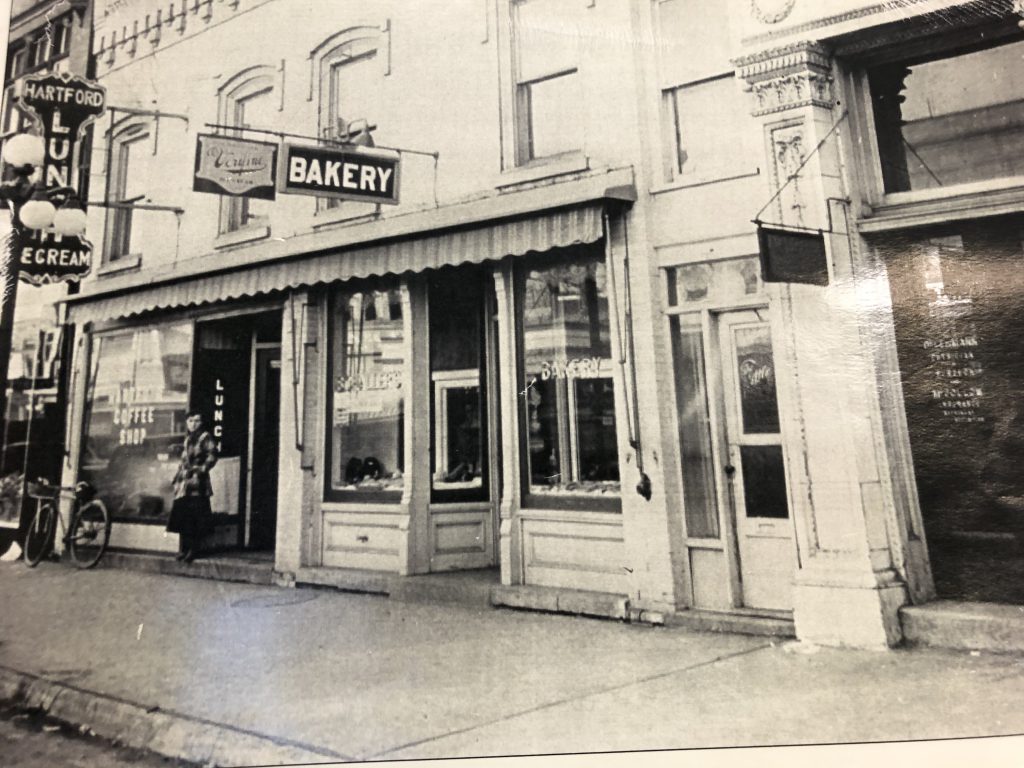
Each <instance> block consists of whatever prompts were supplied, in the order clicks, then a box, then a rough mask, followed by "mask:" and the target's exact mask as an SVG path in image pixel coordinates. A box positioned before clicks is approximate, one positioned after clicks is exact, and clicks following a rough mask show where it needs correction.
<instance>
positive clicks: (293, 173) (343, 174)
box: [277, 143, 399, 205]
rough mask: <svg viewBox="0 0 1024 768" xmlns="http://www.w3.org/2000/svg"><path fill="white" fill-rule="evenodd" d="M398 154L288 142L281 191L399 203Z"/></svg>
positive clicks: (279, 172) (282, 168)
mask: <svg viewBox="0 0 1024 768" xmlns="http://www.w3.org/2000/svg"><path fill="white" fill-rule="evenodd" d="M398 170H399V159H398V155H397V154H394V153H390V152H374V151H372V150H364V149H359V150H355V149H341V148H334V147H312V146H300V145H297V144H289V143H285V145H284V148H283V151H282V162H281V164H280V167H279V171H278V184H277V188H278V191H280V192H287V193H291V194H299V195H317V196H320V197H338V198H343V199H346V200H361V201H362V202H365V203H388V204H391V205H397V204H398Z"/></svg>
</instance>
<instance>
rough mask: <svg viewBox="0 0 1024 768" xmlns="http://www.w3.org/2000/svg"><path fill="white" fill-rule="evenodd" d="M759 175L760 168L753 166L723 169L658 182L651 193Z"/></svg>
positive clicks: (655, 193) (657, 193)
mask: <svg viewBox="0 0 1024 768" xmlns="http://www.w3.org/2000/svg"><path fill="white" fill-rule="evenodd" d="M760 175H761V169H760V168H754V169H753V170H741V169H739V168H734V169H732V170H727V171H724V172H723V173H721V174H718V175H714V176H712V175H704V176H692V177H688V176H682V177H679V178H676V179H673V180H672V181H668V182H665V183H664V184H658V185H657V186H654V187H651V194H652V195H660V194H663V193H665V192H674V191H676V190H678V189H692V188H693V187H705V186H708V185H709V184H720V183H722V182H725V181H736V180H738V179H750V178H754V177H756V176H760Z"/></svg>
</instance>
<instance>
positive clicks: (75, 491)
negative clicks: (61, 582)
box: [25, 478, 110, 568]
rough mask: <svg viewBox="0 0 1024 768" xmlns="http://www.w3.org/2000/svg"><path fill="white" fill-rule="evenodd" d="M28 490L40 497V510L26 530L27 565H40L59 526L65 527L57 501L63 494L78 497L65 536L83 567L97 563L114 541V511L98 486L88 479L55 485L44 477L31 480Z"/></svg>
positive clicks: (38, 505)
mask: <svg viewBox="0 0 1024 768" xmlns="http://www.w3.org/2000/svg"><path fill="white" fill-rule="evenodd" d="M26 491H27V493H28V496H29V497H30V498H33V499H35V500H36V514H35V516H34V517H33V518H32V524H31V525H30V526H29V528H28V531H27V532H26V533H25V563H26V565H28V566H29V567H30V568H33V567H35V566H36V565H38V564H39V562H40V561H41V560H42V559H43V558H44V557H45V556H46V554H47V552H49V550H50V548H51V547H52V546H53V543H54V540H55V539H54V534H55V532H56V530H57V528H58V527H59V528H60V529H61V531H62V532H64V531H65V528H64V520H63V518H62V517H61V516H60V511H59V510H58V504H57V502H58V501H59V500H60V498H61V496H62V495H63V494H70V495H71V496H72V497H73V498H74V506H73V507H72V509H71V522H70V523H69V524H68V526H67V529H66V533H64V537H63V538H62V539H61V540H62V541H63V542H64V545H65V548H66V549H67V550H68V552H70V553H71V559H72V560H74V561H75V565H77V566H78V567H79V568H92V567H93V566H94V565H96V563H98V562H99V561H100V558H101V557H103V553H104V552H106V550H107V544H109V543H110V513H109V512H108V511H107V505H106V504H104V503H103V501H102V500H101V499H99V498H97V496H96V490H95V489H94V488H93V487H92V486H91V485H90V484H89V483H86V482H80V483H77V484H76V485H75V486H74V487H73V488H70V487H66V486H61V485H51V484H50V483H48V482H47V481H46V480H44V479H42V478H40V479H39V481H38V482H35V483H27V484H26Z"/></svg>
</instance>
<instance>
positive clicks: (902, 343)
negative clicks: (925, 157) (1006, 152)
mask: <svg viewBox="0 0 1024 768" xmlns="http://www.w3.org/2000/svg"><path fill="white" fill-rule="evenodd" d="M877 245H878V248H879V251H880V253H881V254H882V255H883V256H884V258H885V260H886V266H887V271H888V275H889V281H890V288H891V291H892V303H893V317H894V322H895V328H896V341H897V348H898V351H899V362H900V373H901V380H902V393H903V397H904V402H905V404H906V415H907V428H908V431H909V433H910V447H911V450H912V453H913V458H914V476H915V478H916V480H917V489H918V498H919V500H920V503H921V512H922V517H923V520H924V524H925V532H926V534H927V539H928V547H929V553H930V557H931V562H932V571H933V573H934V576H935V586H936V590H937V591H938V593H939V596H940V597H947V598H956V599H966V600H988V601H996V602H1012V603H1024V578H1022V576H1021V574H1022V573H1024V554H1022V553H1024V473H1022V472H1021V471H1020V466H1021V461H1022V459H1024V397H1022V395H1021V392H1022V389H1021V386H1020V382H1021V379H1022V378H1024V346H1022V345H1021V337H1022V335H1024V218H1022V217H1021V216H1019V215H1018V216H1007V217H992V218H988V219H984V220H982V221H979V222H970V223H964V224H959V225H955V226H951V227H948V228H942V229H937V230H932V231H927V230H925V231H919V232H914V233H912V234H911V233H908V234H907V235H905V236H894V237H889V238H886V239H885V240H884V241H882V242H879V243H878V244H877Z"/></svg>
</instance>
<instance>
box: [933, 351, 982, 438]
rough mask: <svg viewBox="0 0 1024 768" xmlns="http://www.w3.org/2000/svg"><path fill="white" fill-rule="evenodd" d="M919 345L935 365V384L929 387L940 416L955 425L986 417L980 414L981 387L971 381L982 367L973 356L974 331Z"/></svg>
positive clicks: (976, 377)
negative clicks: (950, 420) (931, 387)
mask: <svg viewBox="0 0 1024 768" xmlns="http://www.w3.org/2000/svg"><path fill="white" fill-rule="evenodd" d="M922 347H923V348H924V349H926V350H928V357H929V359H930V360H931V362H932V364H933V366H934V372H935V378H936V380H937V381H936V386H935V387H934V388H933V389H932V390H931V396H932V402H934V403H936V404H937V405H938V407H939V410H940V411H941V413H942V415H943V416H944V417H946V418H949V419H952V420H953V423H955V424H980V423H983V422H984V421H985V417H984V416H983V415H982V414H981V413H979V411H980V410H981V407H982V397H983V396H984V390H983V388H982V387H980V386H977V385H976V384H973V383H971V382H976V381H977V379H978V378H979V377H980V376H981V375H982V374H983V373H984V371H985V369H984V367H983V366H982V364H981V363H980V362H979V361H978V360H977V359H976V353H975V349H976V348H977V347H978V337H977V336H975V335H973V334H968V335H963V336H953V337H950V338H945V339H936V340H932V339H929V340H926V341H925V342H924V343H923V344H922Z"/></svg>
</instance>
